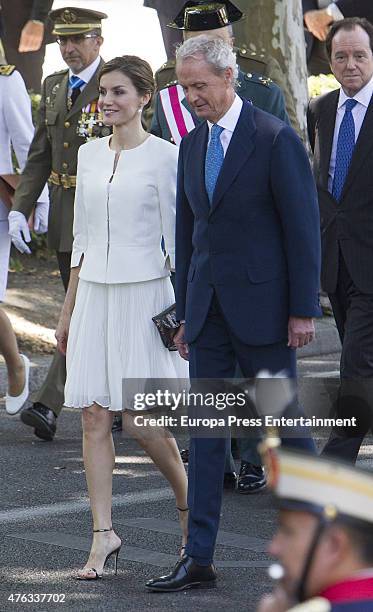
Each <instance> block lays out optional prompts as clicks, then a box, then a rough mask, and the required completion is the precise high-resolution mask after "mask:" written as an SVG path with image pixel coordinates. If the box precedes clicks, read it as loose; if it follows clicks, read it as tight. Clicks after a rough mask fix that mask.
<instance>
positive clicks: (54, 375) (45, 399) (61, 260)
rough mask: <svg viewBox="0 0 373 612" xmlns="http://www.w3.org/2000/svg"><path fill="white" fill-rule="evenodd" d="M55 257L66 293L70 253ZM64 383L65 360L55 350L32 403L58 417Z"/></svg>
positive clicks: (58, 254) (59, 253)
mask: <svg viewBox="0 0 373 612" xmlns="http://www.w3.org/2000/svg"><path fill="white" fill-rule="evenodd" d="M56 255H57V262H58V267H59V269H60V274H61V279H62V282H63V286H64V288H65V291H67V287H68V284H69V278H70V261H71V253H61V252H57V253H56ZM65 382H66V358H65V357H64V355H61V353H60V352H59V351H58V350H57V349H56V350H55V352H54V355H53V360H52V363H51V365H50V368H49V370H48V374H47V377H46V379H45V380H44V382H43V384H42V386H41V388H40V389H39V391H37V392H36V393H35V395H34V396H33V398H32V400H33V402H40V403H41V404H43V405H44V406H47V407H48V408H50V409H51V410H53V412H54V414H55V415H56V416H57V417H58V416H59V414H60V412H61V410H62V406H63V402H64V390H65Z"/></svg>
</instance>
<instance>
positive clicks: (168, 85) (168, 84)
mask: <svg viewBox="0 0 373 612" xmlns="http://www.w3.org/2000/svg"><path fill="white" fill-rule="evenodd" d="M177 84H178V80H177V79H175V80H174V81H170V82H169V83H166V85H164V86H163V87H162V89H167V88H168V87H172V86H173V85H177Z"/></svg>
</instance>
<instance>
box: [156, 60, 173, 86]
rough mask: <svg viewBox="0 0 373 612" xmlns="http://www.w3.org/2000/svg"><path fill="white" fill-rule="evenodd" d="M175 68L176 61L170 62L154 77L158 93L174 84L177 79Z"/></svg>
mask: <svg viewBox="0 0 373 612" xmlns="http://www.w3.org/2000/svg"><path fill="white" fill-rule="evenodd" d="M175 66H176V62H175V60H168V62H165V63H164V64H163V65H162V66H161V67H160V68H159V70H157V72H156V73H155V76H154V78H155V86H156V89H157V91H159V90H160V89H164V88H165V87H169V85H173V84H174V83H173V81H174V80H175V77H176V71H175Z"/></svg>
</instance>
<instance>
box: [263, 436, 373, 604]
mask: <svg viewBox="0 0 373 612" xmlns="http://www.w3.org/2000/svg"><path fill="white" fill-rule="evenodd" d="M275 445H276V441H275V438H274V437H272V438H271V439H269V440H268V441H267V442H265V443H264V444H262V451H263V452H264V455H265V456H264V459H265V463H266V465H267V471H268V481H269V484H270V486H271V487H272V489H274V492H275V494H276V497H277V506H278V508H279V509H280V510H282V512H283V513H284V514H285V516H283V520H284V521H286V518H285V517H286V514H287V515H288V517H287V520H289V515H290V516H292V521H293V522H292V523H290V525H289V524H288V528H289V529H292V528H293V527H294V525H295V521H296V520H299V519H297V518H296V517H297V513H300V514H301V515H302V514H304V513H309V514H311V515H313V516H315V517H316V518H317V520H318V524H317V526H316V527H315V529H314V532H313V537H312V540H311V542H310V545H309V549H308V551H307V552H306V553H305V556H303V557H302V558H300V557H299V553H298V557H299V558H297V557H295V559H296V561H297V562H298V566H299V568H300V570H301V568H304V569H303V573H302V575H301V577H300V579H299V583H298V587H297V593H294V594H293V595H294V596H296V597H297V598H298V599H300V600H302V599H303V598H304V597H305V593H306V592H307V586H306V585H308V579H309V573H310V568H313V584H317V581H319V584H320V574H318V572H317V570H318V568H317V558H318V557H317V556H316V552H317V550H318V547H319V545H320V543H321V542H322V540H323V538H324V535H325V534H327V533H328V530H329V528H330V527H332V526H333V525H334V524H336V526H337V528H338V529H344V528H346V530H347V533H349V530H350V529H358V530H359V537H360V536H361V537H364V533H365V532H370V533H372V526H373V503H372V500H373V498H372V490H373V478H372V475H371V473H370V472H369V471H367V470H364V469H359V468H356V467H355V466H352V465H349V464H347V463H344V462H340V461H336V460H333V459H330V458H327V457H317V456H314V455H306V454H302V453H300V452H299V451H295V450H290V449H281V448H280V449H276V448H275ZM285 524H287V523H286V522H285ZM299 537H302V536H299ZM305 537H307V535H306V536H305ZM349 537H350V538H352V537H353V536H352V535H351V533H350V535H349ZM275 538H276V535H275ZM349 546H350V547H351V548H349ZM294 548H295V549H296V543H295V545H294ZM282 550H283V549H282ZM343 551H344V555H345V559H344V558H343V559H342V560H341V561H340V563H342V567H344V566H343V562H344V561H345V565H346V567H350V568H351V567H352V568H353V567H355V568H356V569H355V570H354V571H352V573H351V574H349V575H347V576H345V577H344V576H343V575H342V574H341V573H340V572H337V573H336V574H335V576H338V578H339V577H340V579H339V580H338V581H337V582H331V583H330V584H327V586H326V587H323V590H321V592H319V593H318V594H317V595H316V596H315V597H312V598H310V599H307V600H305V601H301V603H299V604H297V605H294V606H292V607H290V608H288V610H287V612H373V567H365V566H364V554H361V556H360V553H359V549H357V550H356V549H355V548H354V547H353V545H352V543H351V544H350V545H347V544H346V545H345V547H344V549H343ZM294 554H296V553H294ZM279 557H280V560H281V548H280V552H279ZM351 559H352V560H353V561H351ZM355 559H356V561H355ZM329 563H331V561H329ZM285 566H286V563H285ZM337 569H338V568H337ZM284 572H285V573H286V570H284ZM350 572H351V570H350ZM324 580H325V579H323V582H324ZM308 588H309V586H308Z"/></svg>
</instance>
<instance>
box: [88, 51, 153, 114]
mask: <svg viewBox="0 0 373 612" xmlns="http://www.w3.org/2000/svg"><path fill="white" fill-rule="evenodd" d="M114 71H118V72H121V73H122V74H124V76H126V77H127V78H129V79H130V81H131V83H132V84H133V86H134V87H135V89H136V91H137V93H138V94H139V95H140V96H144V95H146V94H150V100H149V103H148V104H147V105H146V106H145V108H147V107H148V106H149V105H150V103H151V97H152V95H153V93H154V88H155V84H154V76H153V71H152V69H151V67H150V65H149V64H148V62H146V61H145V60H143V59H141V57H137V55H121V56H119V57H114V59H112V60H110V61H109V62H106V63H105V64H104V65H103V66H102V68H101V70H100V71H99V74H98V81H99V82H100V80H101V77H102V76H103V75H104V74H109V72H114Z"/></svg>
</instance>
